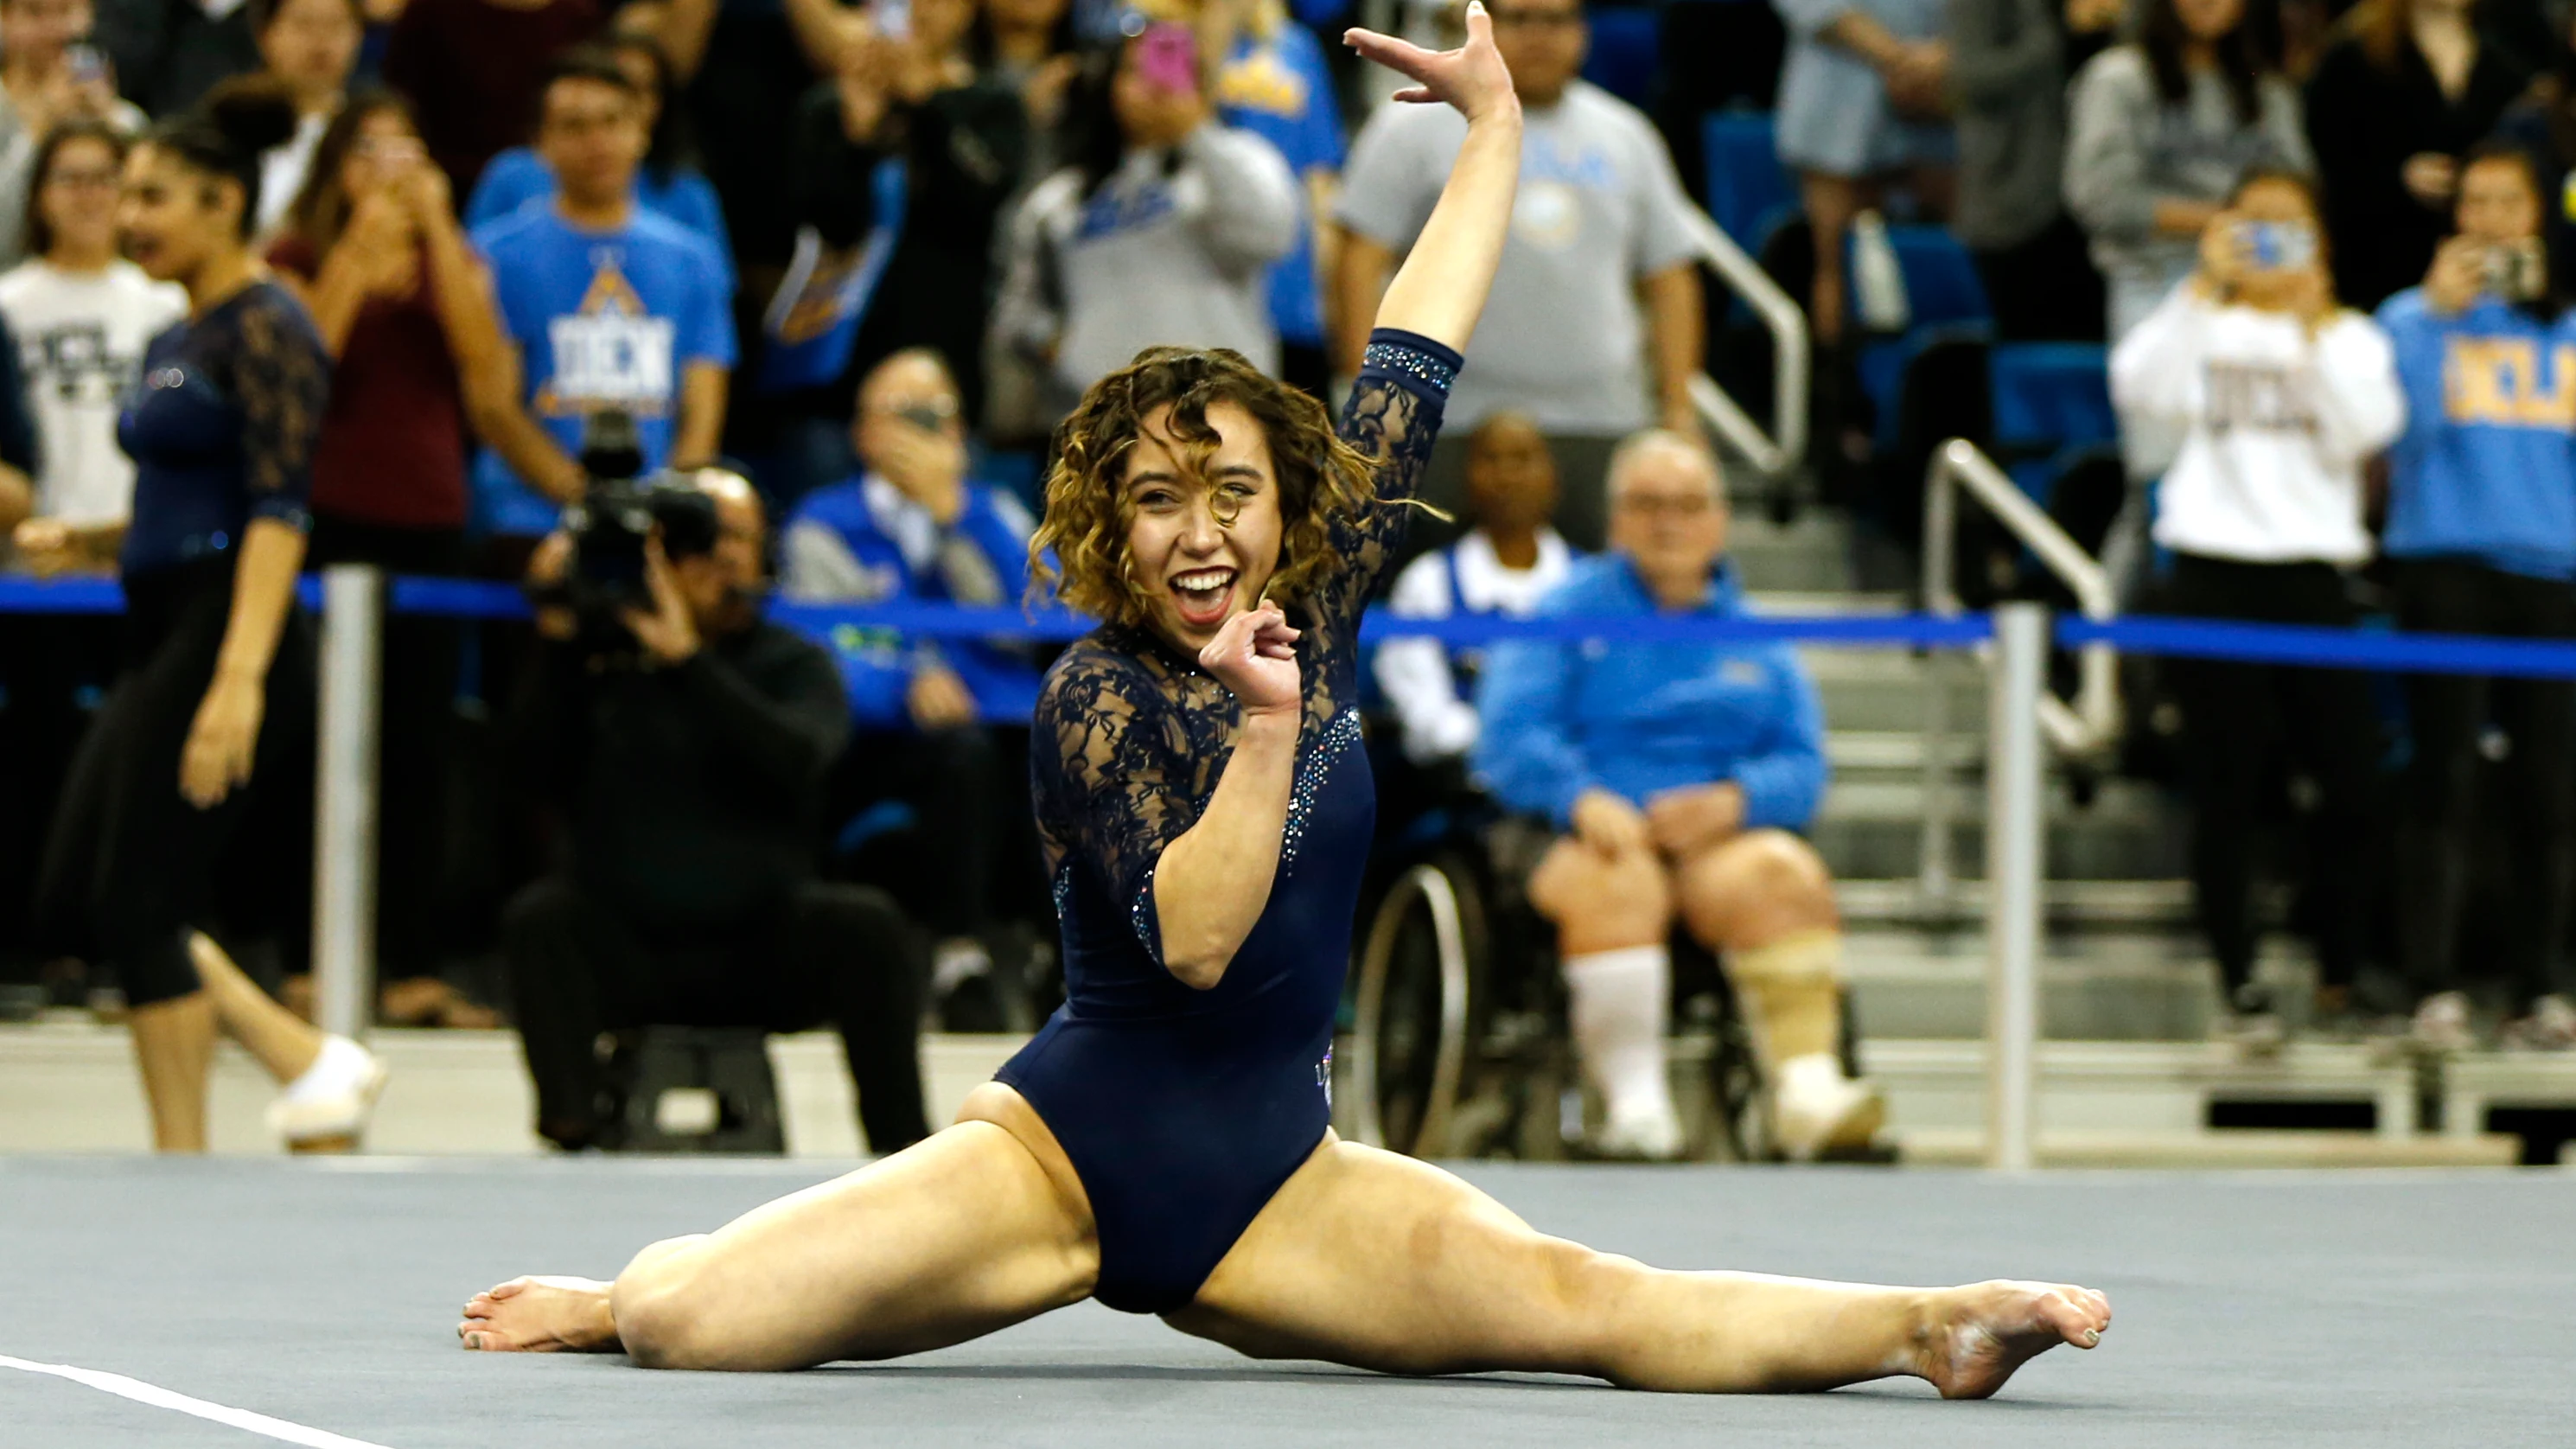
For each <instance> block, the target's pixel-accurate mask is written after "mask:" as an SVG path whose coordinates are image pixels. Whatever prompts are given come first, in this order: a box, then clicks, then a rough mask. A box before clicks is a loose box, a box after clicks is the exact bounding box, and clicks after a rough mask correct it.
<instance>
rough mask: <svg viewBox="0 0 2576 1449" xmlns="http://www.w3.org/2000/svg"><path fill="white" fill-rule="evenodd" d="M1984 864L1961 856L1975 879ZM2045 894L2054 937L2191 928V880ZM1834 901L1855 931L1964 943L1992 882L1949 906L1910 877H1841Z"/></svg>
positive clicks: (1971, 886) (1981, 914)
mask: <svg viewBox="0 0 2576 1449" xmlns="http://www.w3.org/2000/svg"><path fill="white" fill-rule="evenodd" d="M1981 859H1982V857H1977V856H1962V857H1960V859H1959V861H1958V864H1959V866H1960V868H1961V869H1962V870H1966V871H1975V870H1978V869H1980V861H1981ZM2040 889H2041V898H2042V900H2043V901H2044V903H2045V905H2046V908H2047V920H2048V928H2049V930H2050V931H2051V932H2052V933H2059V934H2063V933H2069V932H2078V933H2088V932H2106V931H2107V932H2120V931H2143V930H2154V929H2161V930H2168V931H2174V930H2181V929H2183V928H2184V927H2186V926H2188V925H2189V924H2190V922H2191V883H2190V882H2189V881H2186V880H2181V879H2174V878H2166V879H2160V880H2050V881H2045V882H2043V883H2042V884H2041V888H2040ZM1834 898H1835V900H1836V901H1837V902H1839V903H1840V905H1841V907H1842V913H1843V919H1844V921H1846V922H1847V923H1850V924H1853V925H1856V926H1879V927H1905V928H1910V929H1917V930H1927V931H1950V932H1955V933H1959V934H1962V935H1974V934H1976V933H1978V932H1981V931H1983V930H1984V929H1985V910H1986V887H1985V882H1984V881H1982V880H1978V879H1974V878H1970V879H1964V880H1958V881H1954V882H1952V883H1951V886H1950V891H1949V894H1948V895H1947V896H1946V897H1945V898H1943V899H1940V900H1927V899H1926V898H1925V897H1924V895H1923V889H1922V885H1921V882H1920V881H1919V880H1917V879H1916V878H1914V877H1913V876H1911V875H1909V876H1905V877H1902V878H1888V877H1876V878H1872V877H1863V876H1836V877H1835V878H1834Z"/></svg>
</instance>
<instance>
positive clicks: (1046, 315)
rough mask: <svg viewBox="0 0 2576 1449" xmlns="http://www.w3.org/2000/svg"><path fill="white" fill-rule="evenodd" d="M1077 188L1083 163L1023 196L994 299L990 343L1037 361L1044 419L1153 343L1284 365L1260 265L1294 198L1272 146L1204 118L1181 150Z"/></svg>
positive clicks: (1285, 232) (1286, 227)
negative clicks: (1087, 191)
mask: <svg viewBox="0 0 2576 1449" xmlns="http://www.w3.org/2000/svg"><path fill="white" fill-rule="evenodd" d="M1175 158H1176V159H1177V161H1178V164H1177V165H1171V164H1169V162H1170V161H1172V160H1173V159H1175ZM1082 188H1083V176H1082V173H1081V172H1080V171H1076V170H1064V171H1059V172H1057V173H1056V174H1055V175H1053V176H1050V177H1048V178H1047V179H1046V180H1044V181H1042V182H1040V183H1038V185H1037V188H1036V189H1035V190H1033V191H1031V192H1030V193H1029V195H1028V199H1027V200H1026V201H1024V202H1022V203H1021V204H1020V209H1019V212H1018V214H1017V215H1015V216H1014V217H1013V218H1012V221H1011V239H1010V260H1009V266H1008V269H1007V271H1006V272H1005V273H1004V276H1003V281H1002V291H1001V295H1000V297H999V298H998V299H996V301H995V304H994V308H993V331H994V335H995V338H996V340H997V341H999V342H1000V343H1001V344H1002V345H1004V346H1006V347H1010V348H1013V349H1016V350H1017V351H1018V352H1019V353H1020V354H1021V355H1023V356H1026V357H1028V358H1030V359H1032V360H1033V361H1036V362H1038V363H1040V364H1042V382H1041V392H1042V393H1043V394H1044V395H1043V396H1042V397H1041V399H1040V402H1041V405H1042V407H1043V408H1044V409H1045V410H1046V416H1048V417H1049V418H1055V417H1061V416H1063V415H1064V413H1066V412H1068V411H1071V409H1072V407H1073V405H1074V404H1075V403H1076V402H1078V401H1079V400H1080V399H1081V396H1082V392H1083V389H1085V388H1087V387H1089V386H1091V384H1092V383H1094V382H1097V381H1098V380H1100V378H1102V377H1104V376H1106V375H1107V374H1109V373H1111V372H1114V371H1116V370H1117V369H1119V368H1121V367H1124V366H1126V365H1127V364H1128V362H1129V361H1131V360H1132V359H1133V358H1134V357H1135V355H1136V354H1137V353H1138V352H1140V351H1142V350H1143V349H1145V348H1148V347H1153V346H1157V345H1161V344H1171V345H1176V346H1183V347H1231V348H1233V349H1235V350H1236V351H1238V352H1241V353H1242V354H1243V355H1244V356H1246V357H1248V358H1250V359H1251V360H1252V363H1253V365H1254V366H1256V367H1259V368H1261V369H1262V370H1263V371H1265V372H1271V371H1276V370H1277V369H1278V366H1279V334H1278V332H1277V331H1276V330H1275V329H1274V328H1273V327H1272V325H1271V321H1270V299H1269V290H1268V276H1269V268H1270V264H1271V263H1272V262H1275V261H1277V260H1278V259H1279V258H1281V257H1282V256H1285V255H1287V253H1288V249H1289V248H1290V247H1291V246H1293V245H1295V244H1296V240H1297V222H1298V198H1297V182H1296V178H1295V177H1294V176H1292V175H1290V174H1289V171H1288V163H1287V162H1286V161H1284V160H1282V159H1280V155H1279V152H1278V150H1277V149H1276V148H1274V147H1273V146H1271V144H1270V143H1269V142H1267V141H1264V140H1262V139H1261V138H1260V137H1258V136H1255V135H1253V134H1252V133H1251V132H1248V131H1236V130H1229V129H1227V128H1225V127H1222V126H1217V125H1207V126H1202V127H1200V128H1199V129H1198V130H1197V131H1195V132H1193V133H1191V135H1190V137H1189V139H1188V140H1186V141H1183V142H1182V143H1181V144H1180V146H1179V148H1178V150H1177V152H1164V151H1135V152H1130V153H1129V154H1128V155H1127V157H1126V159H1125V160H1123V161H1122V162H1120V163H1119V167H1118V170H1117V171H1116V172H1114V173H1112V174H1111V175H1110V177H1109V178H1108V179H1107V180H1105V181H1103V182H1102V183H1101V185H1100V188H1099V189H1098V190H1097V191H1094V192H1093V193H1092V194H1091V195H1090V196H1088V197H1085V196H1084V195H1083V190H1082Z"/></svg>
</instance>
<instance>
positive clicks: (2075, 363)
mask: <svg viewBox="0 0 2576 1449" xmlns="http://www.w3.org/2000/svg"><path fill="white" fill-rule="evenodd" d="M1987 369H1988V373H1989V376H1990V377H1991V379H1992V394H1993V398H1994V432H1993V434H1992V436H1993V439H1994V452H1995V457H1996V459H1997V461H1998V462H2000V463H2001V464H2002V465H2003V467H2004V471H2005V472H2007V473H2009V474H2011V475H2012V479H2013V481H2014V482H2015V483H2018V484H2020V485H2021V489H2022V491H2023V492H2025V493H2027V494H2029V495H2030V496H2031V497H2032V498H2034V499H2037V500H2038V501H2039V502H2041V503H2042V504H2046V503H2048V502H2049V501H2050V496H2051V494H2052V493H2054V492H2055V483H2056V480H2057V478H2058V477H2059V476H2060V475H2061V474H2063V473H2064V472H2065V471H2066V469H2067V468H2068V467H2069V466H2071V465H2072V462H2073V461H2074V460H2075V459H2077V458H2079V457H2081V456H2082V455H2083V454H2085V453H2087V452H2090V451H2093V450H2096V449H2102V448H2109V447H2113V446H2116V445H2117V443H2118V441H2119V437H2120V423H2119V417H2118V415H2117V414H2115V413H2114V412H2113V411H2112V410H2111V377H2110V352H2109V349H2107V348H2105V347H2102V346H2100V345H2099V344H2097V343H2090V342H2011V343H2005V344H2002V345H2000V346H1997V347H1996V348H1994V349H1993V351H1992V352H1991V354H1990V355H1989V357H1988V360H1987Z"/></svg>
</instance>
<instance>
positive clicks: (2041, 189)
mask: <svg viewBox="0 0 2576 1449" xmlns="http://www.w3.org/2000/svg"><path fill="white" fill-rule="evenodd" d="M2078 8H2079V7H2077V6H2068V7H2067V10H2068V12H2069V13H2068V14H2067V16H2066V18H2065V21H2064V22H2061V21H2060V19H2059V17H2058V14H2057V10H2058V6H2057V4H2056V3H2055V0H1950V7H1949V30H1948V39H1949V46H1950V77H1949V96H1950V103H1951V107H1952V110H1953V112H1954V115H1955V119H1956V122H1957V127H1958V145H1959V173H1958V195H1957V198H1956V202H1955V204H1954V206H1953V207H1952V210H1951V216H1950V229H1951V230H1952V231H1954V232H1956V233H1957V234H1958V237H1959V240H1960V242H1961V243H1962V244H1963V245H1965V246H1966V247H1967V248H1968V252H1969V254H1970V255H1971V256H1973V257H1975V258H1976V262H1977V275H1978V277H1979V278H1980V279H1981V280H1982V281H1984V283H1985V284H1986V298H1987V300H1988V301H1989V302H1990V303H1991V304H1992V306H1993V307H1994V314H1995V335H1996V337H1997V338H1999V339H2001V340H2004V341H2007V342H2017V341H2026V340H2040V339H2058V338H2064V339H2073V340H2081V339H2085V338H2097V339H2098V338H2099V337H2100V336H2101V335H2102V279H2101V275H2100V274H2099V273H2097V272H2095V271H2094V270H2093V263H2092V260H2091V259H2090V258H2089V257H2087V256H2086V255H2085V254H2084V234H2083V232H2082V231H2081V230H2079V229H2078V228H2077V227H2076V225H2075V222H2074V219H2073V218H2072V217H2070V216H2068V215H2067V212H2066V202H2065V187H2064V175H2065V155H2066V60H2065V57H2066V44H2067V36H2066V27H2067V26H2070V25H2072V24H2073V23H2074V22H2076V21H2077V20H2079V19H2091V18H2092V14H2093V12H2098V11H2100V10H2101V9H2102V8H2103V7H2101V6H2098V5H2097V6H2094V7H2092V11H2090V12H2086V13H2083V14H2078V13H2076V11H2077V10H2078ZM2111 18H2113V19H2116V18H2117V0H2113V4H2112V7H2111Z"/></svg>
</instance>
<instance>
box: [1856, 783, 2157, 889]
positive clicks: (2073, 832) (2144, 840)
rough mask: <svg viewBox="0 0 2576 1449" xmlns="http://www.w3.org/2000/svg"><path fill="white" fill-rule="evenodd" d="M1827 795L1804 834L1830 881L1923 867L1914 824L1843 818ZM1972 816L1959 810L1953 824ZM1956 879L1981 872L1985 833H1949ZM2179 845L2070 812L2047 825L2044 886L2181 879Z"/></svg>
mask: <svg viewBox="0 0 2576 1449" xmlns="http://www.w3.org/2000/svg"><path fill="white" fill-rule="evenodd" d="M1836 793H1839V792H1838V791H1837V792H1829V793H1828V794H1827V796H1826V806H1825V810H1824V813H1823V814H1821V815H1820V816H1819V817H1818V818H1817V820H1816V822H1815V823H1814V824H1813V825H1812V826H1810V827H1809V829H1808V832H1807V834H1808V838H1809V839H1810V840H1812V841H1814V842H1815V845H1816V849H1817V851H1818V853H1820V854H1821V855H1823V856H1824V858H1825V864H1826V865H1828V866H1830V867H1831V868H1832V870H1833V872H1834V875H1835V877H1836V878H1837V879H1842V880H1897V879H1906V878H1910V877H1913V876H1915V875H1918V874H1919V873H1920V872H1921V870H1922V863H1923V830H1922V826H1921V824H1920V823H1919V816H1918V817H1915V818H1908V817H1905V816H1901V815H1881V814H1874V813H1865V812H1852V811H1846V810H1844V809H1842V808H1840V807H1838V806H1837V805H1836V804H1835V802H1834V795H1835V794H1836ZM1970 813H1972V812H1970V811H1968V810H1965V809H1961V810H1958V811H1956V812H1954V814H1953V819H1957V817H1958V816H1961V815H1967V814H1970ZM1950 851H1951V854H1950V860H1951V868H1952V869H1953V870H1955V871H1961V872H1968V871H1980V870H1982V869H1983V865H1982V862H1983V861H1984V860H1985V851H1986V835H1985V827H1984V826H1982V825H1980V824H1978V823H1976V822H1974V821H1962V822H1960V823H1958V824H1955V825H1953V826H1952V827H1951V829H1950ZM2184 853H2185V852H2184V840H2183V835H2182V832H2181V830H2180V828H2179V827H2178V826H2166V825H2160V824H2155V823H2151V822H2142V821H2137V820H2128V819H2121V818H2118V817H2107V816H2097V815H2090V814H2086V813H2083V812H2073V813H2069V814H2066V815H2063V816H2056V817H2053V818H2052V819H2051V820H2050V822H2049V828H2048V843H2047V853H2046V860H2045V869H2046V873H2047V875H2048V878H2049V879H2051V880H2064V881H2132V880H2161V879H2168V878H2171V877H2174V876H2178V875H2180V874H2182V872H2183V870H2184V868H2185V861H2184Z"/></svg>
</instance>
